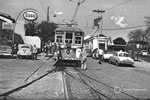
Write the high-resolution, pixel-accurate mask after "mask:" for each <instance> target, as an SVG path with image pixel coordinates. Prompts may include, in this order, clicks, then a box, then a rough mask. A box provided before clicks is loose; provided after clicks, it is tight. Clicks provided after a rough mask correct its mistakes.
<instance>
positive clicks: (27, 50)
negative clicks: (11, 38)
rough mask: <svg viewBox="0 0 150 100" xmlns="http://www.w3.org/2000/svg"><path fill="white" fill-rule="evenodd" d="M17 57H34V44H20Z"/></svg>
mask: <svg viewBox="0 0 150 100" xmlns="http://www.w3.org/2000/svg"><path fill="white" fill-rule="evenodd" d="M17 57H18V58H23V57H28V58H29V57H30V58H32V59H33V46H32V45H30V44H19V45H18V52H17Z"/></svg>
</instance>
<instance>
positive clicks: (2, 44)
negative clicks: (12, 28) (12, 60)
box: [0, 40, 12, 57]
mask: <svg viewBox="0 0 150 100" xmlns="http://www.w3.org/2000/svg"><path fill="white" fill-rule="evenodd" d="M0 56H10V57H11V56H12V42H11V41H9V40H0Z"/></svg>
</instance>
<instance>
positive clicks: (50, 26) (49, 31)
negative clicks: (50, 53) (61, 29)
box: [37, 21, 57, 42]
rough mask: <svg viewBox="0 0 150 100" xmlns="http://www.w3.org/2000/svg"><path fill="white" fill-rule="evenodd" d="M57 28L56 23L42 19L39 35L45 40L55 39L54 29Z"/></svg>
mask: <svg viewBox="0 0 150 100" xmlns="http://www.w3.org/2000/svg"><path fill="white" fill-rule="evenodd" d="M56 28H57V25H56V24H55V23H49V22H47V21H42V22H41V24H39V25H38V27H37V30H39V31H40V34H39V37H41V38H42V40H43V41H44V42H48V41H49V40H50V41H54V30H55V29H56Z"/></svg>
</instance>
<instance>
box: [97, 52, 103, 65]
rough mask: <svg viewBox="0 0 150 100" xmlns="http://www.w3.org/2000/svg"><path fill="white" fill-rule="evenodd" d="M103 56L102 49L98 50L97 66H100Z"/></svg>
mask: <svg viewBox="0 0 150 100" xmlns="http://www.w3.org/2000/svg"><path fill="white" fill-rule="evenodd" d="M103 54H104V51H103V50H102V49H99V50H98V58H99V62H98V63H99V64H101V60H102V56H103Z"/></svg>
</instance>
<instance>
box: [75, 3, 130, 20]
mask: <svg viewBox="0 0 150 100" xmlns="http://www.w3.org/2000/svg"><path fill="white" fill-rule="evenodd" d="M131 1H133V0H128V1H125V2H122V3H119V4H117V5H115V6H113V7H111V8H108V9H106V10H105V11H109V10H111V9H114V8H116V7H119V6H122V5H125V4H127V3H129V2H131ZM91 16H93V14H89V15H86V16H82V17H78V18H77V19H79V18H80V19H81V18H87V17H91Z"/></svg>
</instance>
